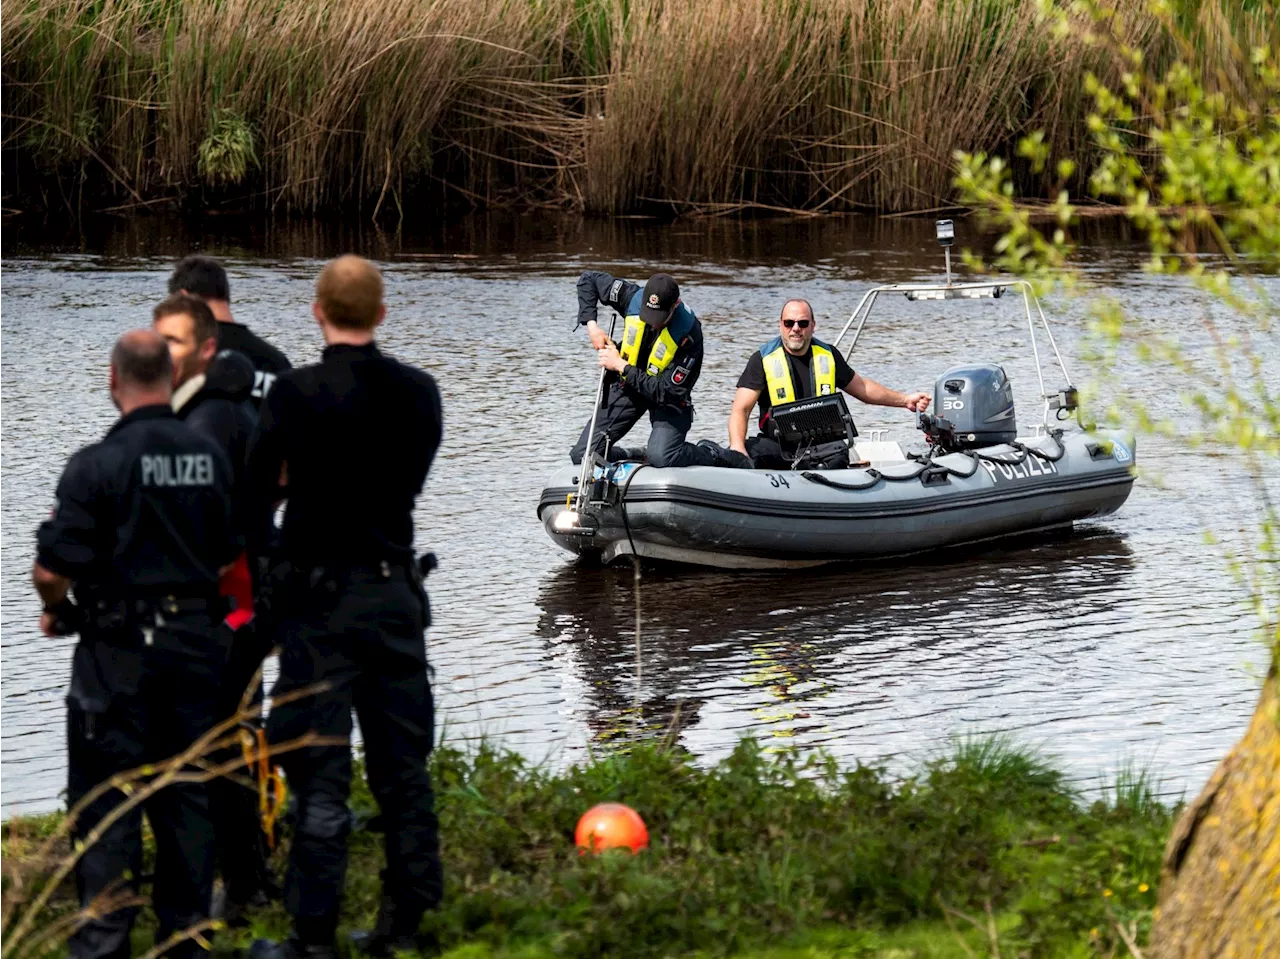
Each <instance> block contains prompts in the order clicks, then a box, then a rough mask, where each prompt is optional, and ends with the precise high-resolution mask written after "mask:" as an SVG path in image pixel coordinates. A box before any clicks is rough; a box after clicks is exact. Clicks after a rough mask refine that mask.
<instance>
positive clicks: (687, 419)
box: [569, 270, 746, 467]
mask: <svg viewBox="0 0 1280 959" xmlns="http://www.w3.org/2000/svg"><path fill="white" fill-rule="evenodd" d="M602 303H603V304H604V305H605V306H608V307H611V308H612V309H613V310H614V311H616V312H617V313H618V314H619V315H621V316H622V317H623V318H624V319H623V329H622V340H621V343H620V344H617V343H614V342H613V341H612V340H611V339H610V338H609V335H608V334H607V333H606V332H605V331H604V330H603V329H601V327H600V325H599V323H598V322H597V310H598V307H599V305H600V304H602ZM578 325H579V326H585V327H586V328H587V333H588V334H589V335H590V337H591V345H592V347H594V348H595V350H596V351H597V359H598V363H599V366H600V367H601V368H603V369H605V370H607V371H609V373H611V374H612V376H611V377H609V386H608V389H607V390H606V391H605V395H604V407H603V408H602V409H601V410H600V412H599V415H598V417H597V420H596V432H595V436H593V437H591V438H590V440H591V448H592V450H593V451H594V452H595V453H596V455H602V454H603V453H604V450H605V445H606V442H607V444H608V447H609V459H610V460H614V461H616V460H625V459H641V458H642V456H644V455H645V454H644V453H642V452H641V451H639V450H633V449H625V448H623V447H620V446H617V445H615V444H617V442H618V441H619V440H621V439H622V438H623V437H624V436H626V435H627V433H628V432H629V431H630V429H631V427H633V426H635V424H636V423H637V422H638V421H639V420H640V417H641V416H643V415H644V414H645V413H648V414H649V423H650V426H651V430H650V433H649V443H648V447H647V457H648V462H649V464H650V465H651V466H658V467H663V466H735V465H741V466H745V465H746V463H745V462H737V461H736V460H737V458H736V457H733V456H730V455H727V454H726V453H725V451H724V450H722V449H721V448H720V447H719V446H717V445H716V444H715V443H711V442H706V443H705V444H699V445H695V444H693V443H688V442H686V441H685V436H686V435H688V432H689V428H690V427H691V426H692V425H693V399H692V394H693V387H694V384H695V383H697V382H698V375H699V374H700V373H701V372H702V324H700V323H699V322H698V318H697V317H696V316H694V314H693V311H692V310H691V309H689V308H688V307H687V306H685V304H684V303H683V302H682V301H681V299H680V287H679V286H677V285H676V281H675V280H673V279H672V278H671V277H670V276H668V275H667V274H665V273H655V274H654V275H653V276H651V277H649V281H648V282H647V283H645V285H644V288H643V289H641V288H640V287H639V286H638V285H636V284H635V283H630V282H628V281H627V280H622V279H616V278H615V277H613V276H611V275H609V274H608V273H603V272H599V271H595V270H588V271H586V272H584V273H583V274H582V275H581V276H580V277H578ZM590 429H591V424H590V422H588V424H587V425H586V426H585V427H584V428H583V430H582V435H581V436H579V437H578V442H577V443H575V444H574V446H573V449H572V450H571V451H570V452H569V456H570V458H571V459H572V460H573V462H574V463H581V462H582V459H583V456H584V455H585V453H586V450H587V442H588V436H587V433H588V431H589V430H590Z"/></svg>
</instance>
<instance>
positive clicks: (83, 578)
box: [36, 405, 244, 598]
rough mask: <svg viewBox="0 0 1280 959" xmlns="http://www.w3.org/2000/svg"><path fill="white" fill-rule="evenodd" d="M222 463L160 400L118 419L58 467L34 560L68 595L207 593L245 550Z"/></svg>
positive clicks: (204, 440)
mask: <svg viewBox="0 0 1280 959" xmlns="http://www.w3.org/2000/svg"><path fill="white" fill-rule="evenodd" d="M231 482H232V479H231V464H230V463H229V461H228V460H227V457H226V454H225V453H223V451H222V450H221V449H220V448H219V447H218V445H217V444H216V443H214V442H213V440H211V439H209V438H208V437H206V436H201V435H200V434H199V433H197V432H195V431H194V430H193V429H191V428H190V427H189V426H187V425H186V424H185V423H181V422H179V421H178V419H177V417H175V416H174V413H173V410H171V409H170V408H169V407H168V406H167V405H166V406H144V407H141V408H140V409H136V410H134V411H133V412H132V413H130V414H129V415H128V416H124V417H121V418H120V420H119V421H118V422H117V423H116V424H115V425H114V426H113V427H112V428H111V430H110V431H109V432H108V433H107V435H106V437H105V438H104V439H103V440H102V441H101V442H98V443H94V444H92V445H90V446H86V447H85V448H84V449H82V450H80V451H79V452H78V453H76V454H75V455H74V456H72V457H71V459H70V461H69V462H68V463H67V467H66V469H65V470H64V471H63V473H62V478H61V479H60V480H59V481H58V492H57V504H56V505H55V507H54V510H53V514H52V516H50V518H49V519H48V520H46V521H45V522H44V523H42V524H41V525H40V529H39V531H38V533H37V535H36V538H37V554H36V558H37V561H38V562H39V563H40V565H41V566H44V567H45V568H46V569H48V570H50V571H52V572H54V573H57V574H59V575H61V576H66V577H67V578H68V579H71V580H72V581H73V582H74V583H75V584H76V589H77V591H80V590H82V589H92V590H93V591H95V592H97V593H103V594H106V595H110V596H113V597H123V598H128V597H132V596H162V595H168V594H175V595H186V596H213V595H216V593H217V587H218V570H219V568H220V567H222V566H225V565H226V564H227V563H230V562H231V561H232V560H233V559H234V558H235V557H236V555H238V554H239V552H240V550H241V549H243V546H244V538H243V536H242V535H241V533H240V529H239V524H238V517H237V516H236V515H235V513H234V510H233V508H232V503H231Z"/></svg>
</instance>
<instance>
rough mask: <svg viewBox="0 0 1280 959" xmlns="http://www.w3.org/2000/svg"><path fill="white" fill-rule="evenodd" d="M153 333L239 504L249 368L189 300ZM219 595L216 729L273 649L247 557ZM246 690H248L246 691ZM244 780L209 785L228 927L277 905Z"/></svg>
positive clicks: (258, 689) (160, 316)
mask: <svg viewBox="0 0 1280 959" xmlns="http://www.w3.org/2000/svg"><path fill="white" fill-rule="evenodd" d="M152 325H153V328H154V329H155V331H156V332H157V333H158V334H160V336H162V337H163V338H164V340H165V342H167V343H168V344H169V354H170V356H171V357H172V359H173V366H174V393H173V400H172V405H173V408H174V412H175V413H176V414H177V416H178V418H179V419H180V420H182V421H184V422H185V423H187V425H189V426H190V427H191V428H192V429H194V430H195V431H196V432H197V433H200V434H202V435H204V436H207V437H209V438H210V439H212V440H213V441H214V442H216V443H217V444H218V445H219V446H220V447H221V448H222V450H223V451H224V452H225V453H226V454H227V457H228V459H230V461H231V463H232V468H233V474H234V477H235V484H234V488H233V496H234V498H235V499H236V502H237V503H238V504H239V503H240V499H241V497H243V494H244V470H245V461H246V459H247V457H248V449H249V440H250V437H251V436H252V435H253V431H254V429H255V427H256V426H257V424H258V412H257V411H258V403H257V402H256V401H255V400H253V399H252V398H251V391H252V389H253V384H254V370H253V366H252V364H251V363H250V362H249V360H248V359H247V358H246V357H245V356H243V355H242V354H241V353H239V352H238V351H236V350H218V352H217V353H215V352H214V350H215V349H217V344H218V326H219V324H218V322H217V320H215V319H214V316H213V311H212V310H210V309H209V307H208V305H207V304H206V303H205V301H204V300H202V299H200V298H199V297H197V296H191V295H189V294H186V293H175V294H173V295H171V296H169V297H168V298H167V299H165V300H164V301H163V302H162V303H160V305H158V306H157V307H156V308H155V309H154V310H153V311H152ZM221 588H222V592H223V593H224V594H225V595H227V596H228V597H229V598H230V599H231V601H232V605H233V609H232V610H231V611H230V612H229V613H228V614H227V616H226V618H225V619H224V621H223V624H222V628H221V630H220V635H221V639H222V642H223V647H224V648H225V650H226V652H227V659H226V663H225V665H224V670H223V676H222V684H221V687H220V690H219V697H218V704H217V709H218V720H219V722H221V721H223V720H225V719H227V718H229V717H231V716H233V715H235V714H236V713H238V712H239V711H240V709H241V703H242V702H246V703H247V704H258V703H261V702H262V681H261V680H260V679H258V680H257V681H256V682H255V676H256V675H257V671H258V668H259V667H260V666H261V665H262V661H263V659H265V658H266V656H267V653H268V652H269V650H270V646H271V644H272V641H273V637H272V636H270V635H268V633H267V631H265V630H262V631H260V630H258V629H256V628H255V624H254V623H253V622H252V617H253V590H252V587H251V583H250V576H249V565H248V561H247V557H246V556H244V555H241V556H240V557H238V558H237V559H236V561H235V563H234V565H233V566H232V568H231V570H229V571H228V572H227V573H226V575H224V576H223V578H222V583H221ZM250 683H254V688H253V689H252V690H249V685H250ZM246 692H248V696H247V699H246ZM243 725H244V728H245V731H246V733H247V734H249V735H254V734H255V733H256V730H257V729H258V728H260V727H259V724H258V721H257V719H256V718H255V719H245V720H244V721H243ZM239 752H240V748H239V746H232V747H230V748H229V750H228V751H227V753H225V754H223V755H220V756H218V757H217V759H218V760H219V761H220V762H226V761H228V760H232V759H234V758H235V757H236V755H238V754H239ZM245 772H246V771H245V770H243V769H240V770H237V771H236V773H235V774H234V775H235V776H236V777H240V780H241V781H238V780H237V778H232V777H231V776H227V777H223V778H219V779H215V780H213V781H212V782H211V783H210V784H209V800H210V803H211V806H212V811H213V821H214V826H215V831H216V834H217V859H218V867H219V870H220V871H221V873H222V881H223V892H224V896H223V898H222V900H221V902H222V906H221V908H217V909H215V913H216V914H218V915H220V916H221V917H222V918H223V919H225V920H226V921H227V923H228V924H230V925H240V924H242V923H243V922H245V921H246V917H245V912H246V910H248V909H249V908H251V907H256V906H265V905H266V904H267V903H268V902H269V901H270V900H271V899H273V898H277V897H278V896H279V890H278V888H277V887H276V884H275V880H274V878H273V877H272V874H271V868H270V865H269V856H270V849H269V848H268V845H267V839H266V836H265V834H264V833H263V831H262V828H261V825H260V820H259V810H258V796H257V793H256V792H255V791H254V790H252V789H249V788H247V787H246V785H245V784H244V783H243V781H242V780H243V776H244V775H245ZM248 773H249V774H250V775H252V773H253V771H252V770H249V771H248Z"/></svg>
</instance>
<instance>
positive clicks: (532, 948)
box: [4, 740, 1172, 959]
mask: <svg viewBox="0 0 1280 959" xmlns="http://www.w3.org/2000/svg"><path fill="white" fill-rule="evenodd" d="M433 765H434V775H435V782H436V785H437V794H438V809H439V814H440V824H441V834H442V838H443V844H444V861H445V866H446V874H447V883H448V889H447V895H446V900H445V904H444V906H443V908H442V909H441V911H440V912H439V913H437V914H434V915H433V916H431V917H430V918H429V920H428V921H429V923H430V926H431V928H432V929H433V930H434V931H435V932H436V933H437V934H438V936H439V937H440V940H441V942H442V943H443V945H444V946H445V948H446V951H448V950H450V949H452V950H455V952H454V953H453V955H456V956H457V957H459V959H460V957H463V956H466V957H480V956H541V955H550V954H555V955H556V956H562V957H564V956H568V957H579V956H580V957H584V959H585V957H588V956H591V957H595V956H600V955H611V956H622V957H630V956H635V957H642V956H659V955H695V954H696V955H707V956H713V955H759V956H778V957H783V956H793V955H794V956H819V955H848V956H863V955H866V956H891V955H892V956H952V955H966V954H967V953H966V952H965V949H966V948H967V949H970V950H975V951H974V954H976V955H987V954H994V952H993V951H992V946H991V943H992V942H993V941H995V942H997V943H998V948H999V949H1000V950H1002V952H1003V954H1005V955H1016V954H1019V952H1025V953H1026V954H1028V955H1031V956H1092V955H1124V954H1125V948H1126V947H1125V946H1124V945H1123V941H1122V940H1123V936H1122V935H1121V933H1120V931H1119V930H1120V929H1123V930H1124V933H1125V935H1129V936H1130V937H1132V938H1134V939H1135V941H1140V940H1141V938H1142V936H1143V934H1144V931H1145V929H1146V928H1147V925H1148V924H1149V921H1150V914H1151V908H1152V906H1153V905H1154V903H1155V895H1156V891H1155V888H1154V886H1155V883H1156V880H1157V877H1158V875H1159V864H1160V855H1161V851H1162V847H1163V844H1164V841H1165V837H1166V835H1167V833H1168V831H1169V828H1170V825H1171V815H1172V813H1171V810H1169V809H1167V808H1165V807H1164V806H1162V805H1161V804H1160V803H1159V802H1157V801H1156V800H1155V799H1154V798H1153V796H1152V794H1151V792H1150V789H1149V788H1148V786H1147V784H1146V783H1145V782H1144V781H1143V780H1142V779H1141V777H1137V778H1136V779H1131V780H1130V781H1129V782H1127V783H1126V782H1121V783H1117V785H1116V788H1115V789H1114V790H1112V791H1111V792H1110V793H1109V794H1108V795H1107V796H1106V798H1105V799H1103V800H1100V801H1097V802H1093V803H1090V804H1085V803H1083V802H1082V801H1081V800H1080V798H1079V797H1078V796H1077V794H1076V793H1075V792H1074V791H1073V790H1072V789H1071V787H1070V786H1069V785H1068V784H1067V783H1066V781H1065V779H1064V777H1063V776H1062V775H1061V773H1059V772H1058V771H1056V770H1055V769H1054V768H1053V767H1052V766H1051V765H1049V764H1048V763H1046V762H1045V761H1044V760H1043V759H1041V758H1039V757H1037V756H1036V755H1034V754H1032V753H1029V752H1026V751H1024V750H1021V749H1018V748H1015V747H1014V746H1012V745H1010V744H1009V743H1008V742H1005V741H1002V740H989V741H974V742H966V743H961V744H958V745H957V746H956V747H955V748H954V749H953V751H952V752H951V754H950V755H949V756H947V757H946V758H941V759H936V760H934V761H931V762H929V763H927V764H926V765H924V766H923V767H922V769H921V770H920V772H919V774H918V775H916V776H914V777H912V778H909V779H908V780H906V781H904V782H895V781H893V780H891V779H890V778H889V777H887V776H886V774H884V773H883V772H882V771H879V770H876V769H869V768H865V767H856V768H854V769H841V768H839V767H837V766H836V764H835V763H834V762H833V761H832V760H830V759H828V758H824V757H821V756H807V757H802V756H800V755H798V754H793V753H789V752H784V753H781V754H777V755H768V754H766V753H765V752H764V751H763V749H762V748H761V747H760V746H759V745H758V744H756V743H754V742H752V741H744V742H743V743H741V744H740V745H739V746H738V747H737V748H736V749H735V750H734V752H733V753H732V755H731V756H729V757H728V758H727V759H725V760H724V761H722V762H720V763H719V764H717V765H715V766H713V767H711V768H702V767H699V766H697V765H695V764H694V763H693V762H692V760H691V758H690V757H689V756H688V755H687V754H685V753H683V752H681V751H678V750H673V749H665V748H661V747H659V746H655V745H640V746H636V747H633V748H631V749H630V750H629V751H626V752H619V753H614V754H611V755H607V756H602V757H600V758H598V759H596V760H594V761H592V762H590V763H587V764H585V765H580V766H574V767H571V768H569V769H567V770H565V771H564V772H561V773H553V772H551V771H549V770H547V769H545V768H541V767H537V766H532V765H530V764H528V763H526V762H525V761H524V760H522V759H520V758H519V757H518V756H515V755H514V754H511V753H505V752H498V751H496V750H494V749H491V748H487V747H485V748H481V749H480V750H479V751H478V752H475V753H474V754H470V755H468V754H464V753H462V752H459V751H457V750H453V749H442V750H440V751H438V752H437V753H436V755H435V758H434V760H433ZM610 800H615V801H621V802H626V803H628V804H629V805H631V806H633V807H634V808H636V809H637V810H638V811H639V812H640V813H641V815H642V816H643V817H644V818H645V820H646V822H647V824H648V826H649V831H650V836H651V840H652V842H651V846H650V848H649V849H648V850H647V851H645V852H644V853H642V854H640V855H638V856H635V857H632V856H630V855H627V854H606V855H603V856H599V857H594V856H580V855H578V853H577V852H576V851H575V849H574V846H573V829H574V825H575V824H576V822H577V819H578V817H579V816H580V815H581V814H582V813H583V812H584V811H585V810H586V809H587V808H588V807H589V806H591V805H593V804H594V803H596V802H602V801H610ZM353 807H354V809H355V811H356V814H357V820H358V822H359V823H360V826H359V828H358V829H357V831H356V833H355V834H354V836H353V838H352V858H351V868H350V872H349V877H348V886H347V895H346V906H345V909H346V912H345V915H344V923H346V924H349V925H350V926H352V927H356V926H360V925H362V924H366V923H368V922H369V921H370V920H371V918H372V916H373V915H374V913H375V911H376V907H377V903H376V898H377V895H378V870H379V868H380V865H381V852H380V839H381V836H380V835H379V834H378V833H377V832H376V819H374V818H373V815H374V813H375V811H376V807H375V806H374V804H373V802H372V799H371V798H370V796H369V794H368V793H367V791H365V790H364V788H363V786H360V787H359V789H358V790H357V792H356V794H355V795H354V796H353ZM34 828H38V823H37V824H33V825H28V824H26V823H20V824H10V825H9V827H8V828H7V830H6V840H5V842H6V845H5V850H4V852H5V858H6V860H8V862H7V863H6V865H7V866H11V865H12V863H13V861H14V857H15V856H16V857H17V858H18V861H19V862H21V856H22V850H23V848H30V843H29V842H27V845H26V846H25V847H24V846H23V845H22V843H23V842H25V840H23V839H22V836H23V835H24V834H25V831H27V830H29V829H34ZM62 908H69V904H67V903H63V905H62ZM287 925H288V922H287V918H286V916H285V914H284V913H283V911H282V910H281V909H280V908H279V907H273V908H272V909H270V910H268V911H266V912H265V913H264V914H262V915H260V916H258V917H257V918H256V920H255V929H254V930H253V932H254V934H264V933H273V934H281V933H283V932H285V931H286V929H287ZM140 935H141V934H140ZM247 936H248V934H242V935H240V936H237V935H234V934H230V933H222V934H220V936H219V938H218V940H217V942H216V945H215V949H216V951H218V952H219V953H222V954H224V955H228V956H229V955H232V954H234V953H236V951H237V950H238V949H239V948H241V947H242V946H243V945H245V944H246V941H247ZM142 943H143V940H142V939H140V940H139V946H141V945H142ZM892 950H898V951H897V952H894V951H892Z"/></svg>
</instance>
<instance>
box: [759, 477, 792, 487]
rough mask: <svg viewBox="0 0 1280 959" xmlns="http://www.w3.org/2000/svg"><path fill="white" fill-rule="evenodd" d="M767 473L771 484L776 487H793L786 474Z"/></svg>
mask: <svg viewBox="0 0 1280 959" xmlns="http://www.w3.org/2000/svg"><path fill="white" fill-rule="evenodd" d="M765 475H766V476H767V477H769V485H770V486H772V487H773V488H774V489H777V488H778V487H779V486H785V487H786V488H787V489H791V484H790V483H788V482H787V478H786V476H784V475H782V474H780V473H766V474H765Z"/></svg>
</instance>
